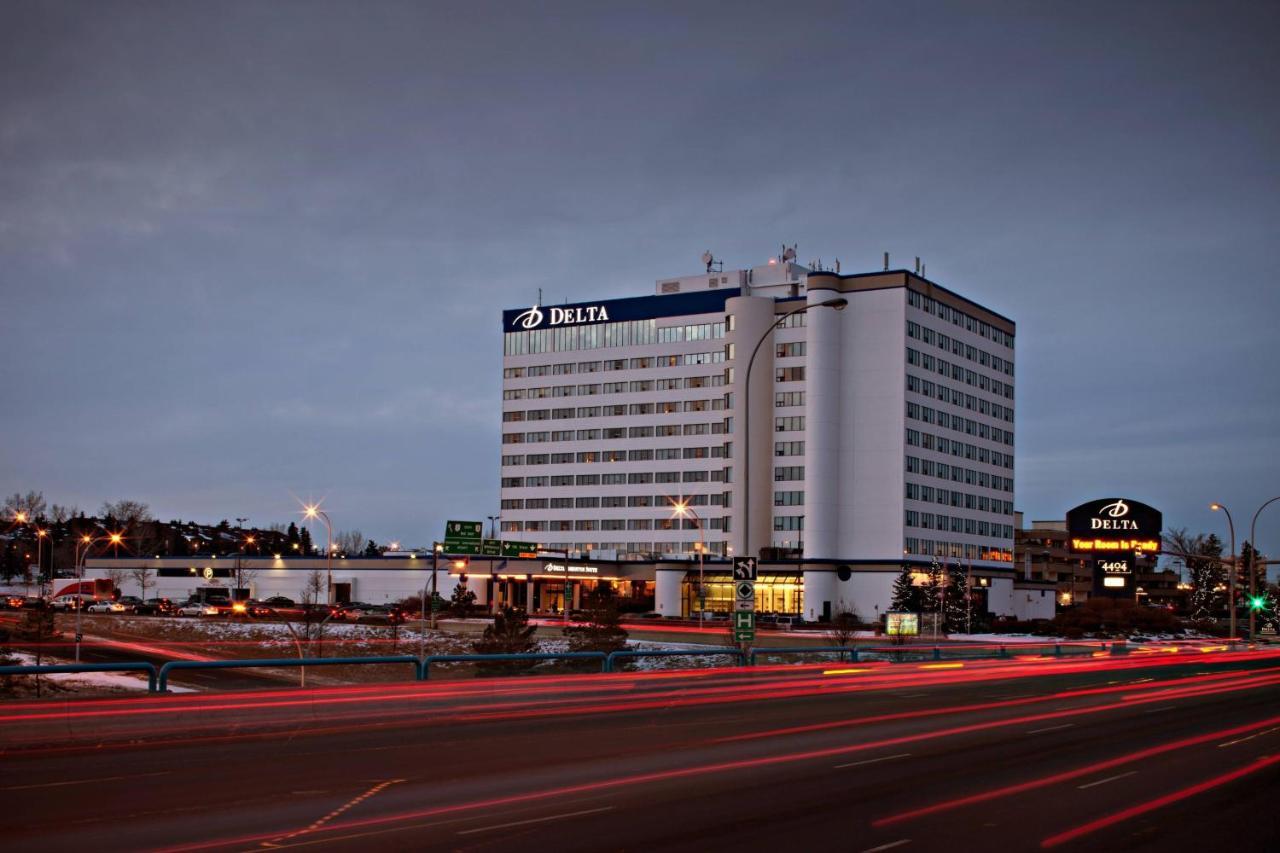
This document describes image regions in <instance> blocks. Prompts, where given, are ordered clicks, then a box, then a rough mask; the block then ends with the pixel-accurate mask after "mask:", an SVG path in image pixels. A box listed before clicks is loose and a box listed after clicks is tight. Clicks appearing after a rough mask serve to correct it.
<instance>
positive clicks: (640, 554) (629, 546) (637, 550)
mask: <svg viewBox="0 0 1280 853" xmlns="http://www.w3.org/2000/svg"><path fill="white" fill-rule="evenodd" d="M503 529H504V530H505V529H506V528H505V527H504V528H503ZM518 530H519V528H518V527H517V528H513V529H512V532H517V531H518ZM726 544H727V543H725V542H717V541H715V540H709V541H708V542H707V543H706V545H707V553H708V554H719V555H724V554H725V553H726V550H727V549H726ZM698 545H699V543H698V541H697V540H696V539H695V540H693V541H688V540H686V541H684V542H553V541H545V542H539V543H538V547H540V548H544V549H547V550H552V551H584V552H585V551H617V552H618V554H619V555H620V556H621V555H625V556H626V557H632V558H640V559H644V558H656V557H662V556H664V555H668V554H693V553H695V552H696V551H697V549H698Z"/></svg>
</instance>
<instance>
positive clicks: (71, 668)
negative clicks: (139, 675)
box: [0, 661, 156, 693]
mask: <svg viewBox="0 0 1280 853" xmlns="http://www.w3.org/2000/svg"><path fill="white" fill-rule="evenodd" d="M56 672H145V673H146V674H147V690H148V691H149V692H151V693H155V692H156V665H155V664H153V663H147V662H145V661H135V662H126V663H50V664H41V665H39V666H36V665H34V664H32V665H29V666H0V675H44V674H47V673H56Z"/></svg>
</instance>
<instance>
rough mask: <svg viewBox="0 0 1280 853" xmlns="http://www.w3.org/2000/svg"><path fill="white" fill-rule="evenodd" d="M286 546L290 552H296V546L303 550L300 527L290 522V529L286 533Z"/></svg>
mask: <svg viewBox="0 0 1280 853" xmlns="http://www.w3.org/2000/svg"><path fill="white" fill-rule="evenodd" d="M285 545H286V546H287V547H288V549H289V550H290V551H293V550H294V547H293V546H294V545H297V546H298V550H302V540H301V539H299V538H298V525H297V524H295V523H294V522H292V521H291V522H289V529H288V531H287V532H286V533H285Z"/></svg>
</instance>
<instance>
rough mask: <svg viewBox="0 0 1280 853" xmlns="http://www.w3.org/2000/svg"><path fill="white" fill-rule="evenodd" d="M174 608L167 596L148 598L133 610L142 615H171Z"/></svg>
mask: <svg viewBox="0 0 1280 853" xmlns="http://www.w3.org/2000/svg"><path fill="white" fill-rule="evenodd" d="M176 609H177V608H176V607H175V606H174V603H173V602H172V601H170V600H169V599H167V598H148V599H147V600H146V601H144V602H142V603H141V604H139V605H138V607H137V609H136V610H134V612H135V613H138V614H141V615H143V616H172V615H173V611H174V610H176Z"/></svg>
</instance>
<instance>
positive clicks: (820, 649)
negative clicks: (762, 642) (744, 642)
mask: <svg viewBox="0 0 1280 853" xmlns="http://www.w3.org/2000/svg"><path fill="white" fill-rule="evenodd" d="M832 654H834V655H837V657H836V660H844V659H845V657H846V656H848V658H849V662H850V663H857V662H858V647H857V646H808V647H806V646H786V647H783V646H777V647H768V646H766V647H762V648H758V649H757V648H753V649H752V650H751V658H750V660H751V666H755V665H756V657H757V656H760V657H781V656H784V655H796V656H800V655H832Z"/></svg>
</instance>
